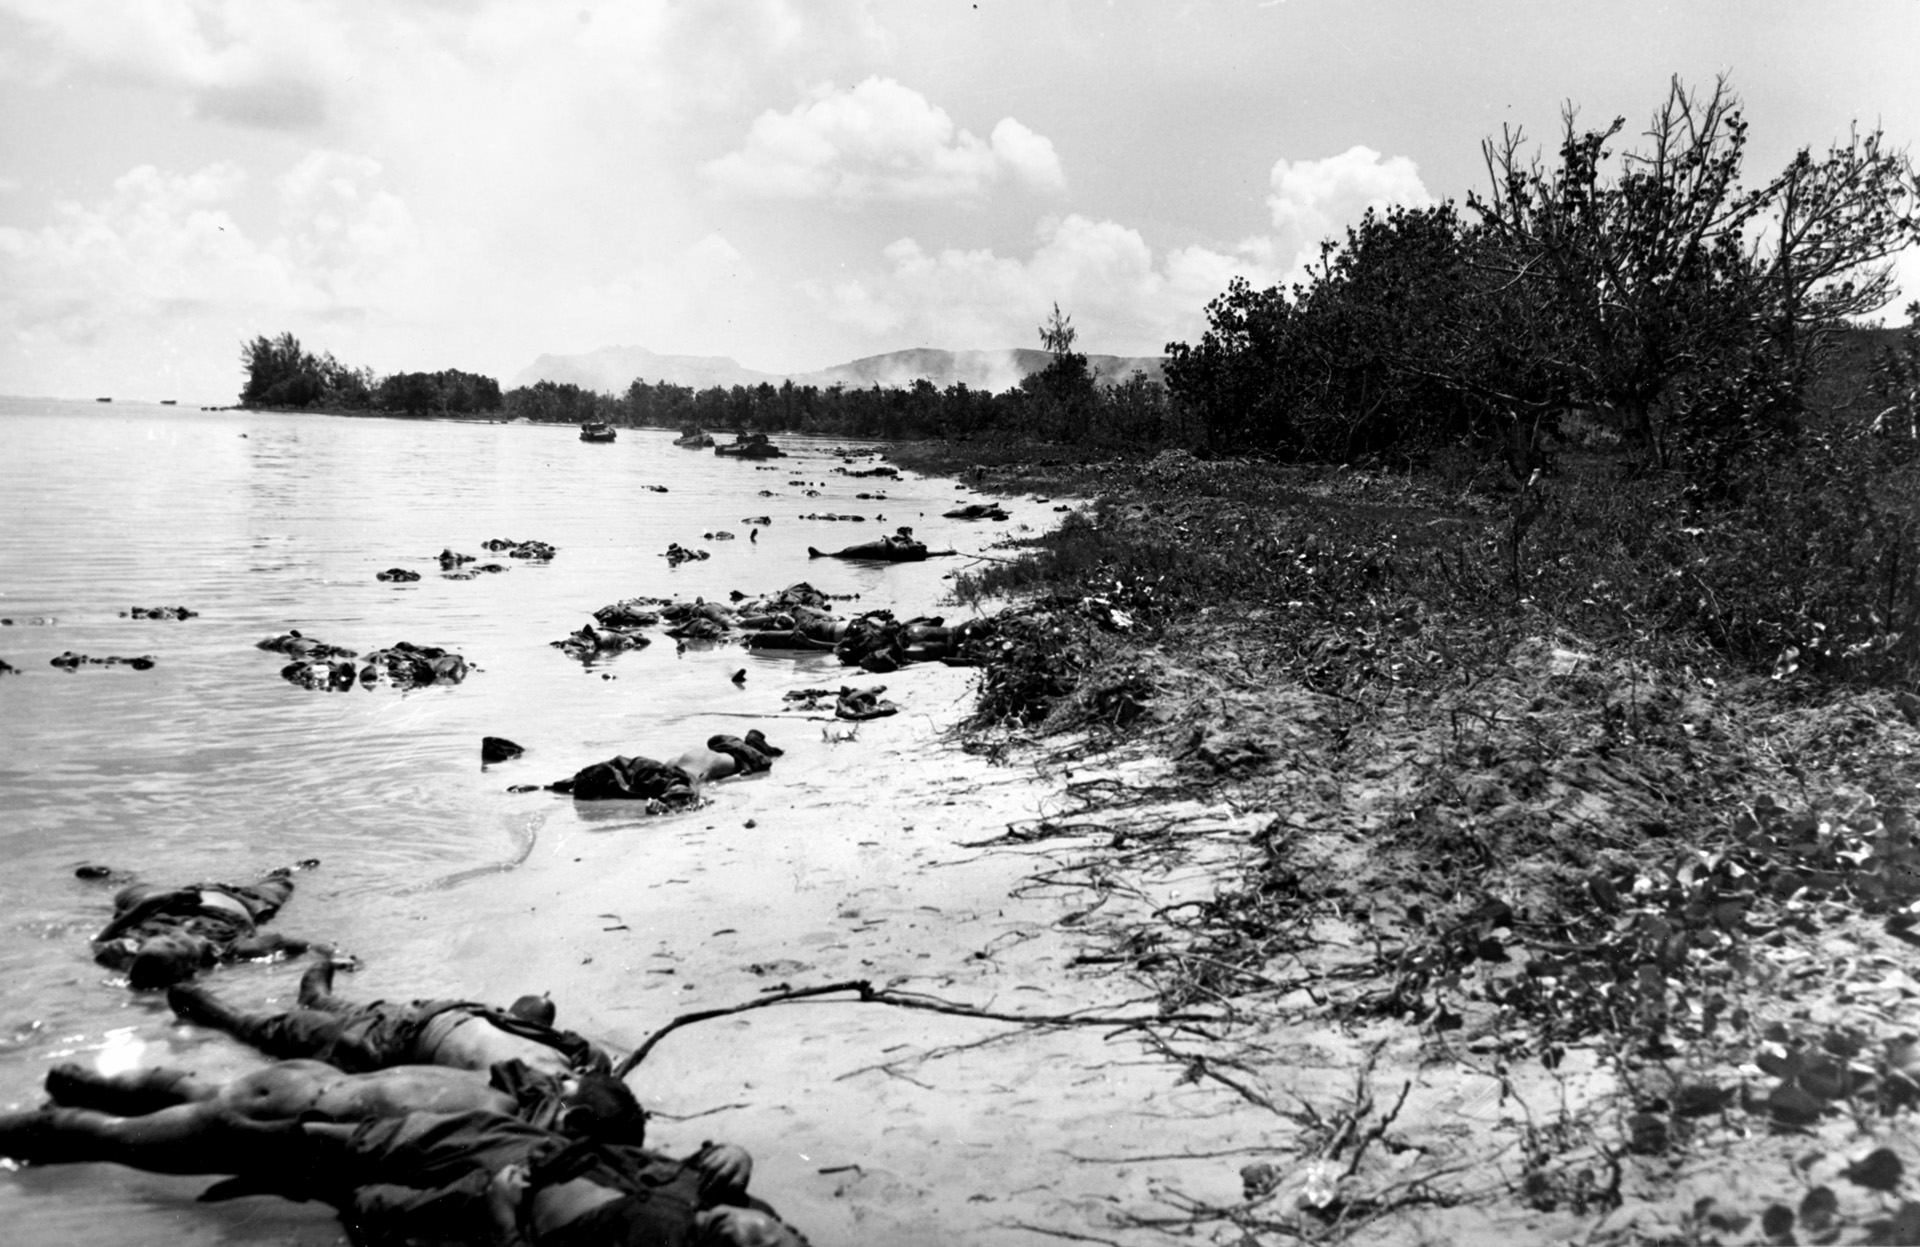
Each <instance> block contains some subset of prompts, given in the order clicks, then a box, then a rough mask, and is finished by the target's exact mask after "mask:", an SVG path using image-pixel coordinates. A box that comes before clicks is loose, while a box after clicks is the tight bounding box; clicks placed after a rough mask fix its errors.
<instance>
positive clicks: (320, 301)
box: [0, 152, 427, 394]
mask: <svg viewBox="0 0 1920 1247" xmlns="http://www.w3.org/2000/svg"><path fill="white" fill-rule="evenodd" d="M379 174H380V169H379V166H378V165H377V164H375V163H374V162H372V161H370V160H367V159H365V158H363V157H353V156H345V155H341V154H339V153H332V152H314V153H311V154H309V155H308V156H307V157H305V158H304V159H302V160H301V161H299V162H298V163H297V164H296V165H295V166H294V167H293V168H292V169H290V170H289V171H287V173H286V174H285V175H283V176H282V177H281V178H280V179H278V181H277V183H276V184H275V187H274V189H275V192H276V194H275V195H274V197H273V199H274V204H275V208H274V214H273V216H274V219H273V221H272V222H271V224H270V225H269V227H268V228H267V229H265V230H258V231H255V232H251V233H250V232H249V231H248V229H247V228H245V227H244V226H243V224H242V222H241V219H240V216H239V214H238V213H237V211H236V205H237V204H238V203H239V201H240V200H241V199H242V198H243V194H244V192H245V191H246V189H247V187H248V183H249V178H248V176H247V175H246V174H245V173H243V172H242V171H241V170H240V169H239V168H238V167H236V166H235V165H233V164H230V163H226V162H221V163H216V164H212V165H208V166H206V167H204V168H201V169H198V170H195V171H193V172H191V173H169V172H166V171H163V170H161V169H158V168H156V167H154V166H152V165H141V166H138V167H136V168H134V169H131V170H129V171H128V172H127V173H125V174H124V175H122V176H121V177H119V178H117V179H116V180H115V181H114V183H113V187H112V191H111V193H110V194H108V195H107V196H106V197H105V198H103V199H101V200H99V201H97V202H93V203H86V204H82V203H65V204H61V205H59V206H58V208H57V210H56V213H55V219H54V220H53V221H52V222H50V223H49V224H46V225H43V226H40V227H38V228H31V229H27V228H17V227H8V228H0V289H4V290H6V292H7V295H6V298H5V301H4V303H0V335H4V341H5V342H6V345H7V347H8V348H9V349H8V350H7V351H6V354H7V356H9V357H10V367H9V369H8V375H7V378H6V380H7V384H8V387H9V388H12V389H15V390H25V391H32V392H43V393H44V392H66V393H75V392H84V391H85V390H86V389H87V388H88V386H87V380H88V378H87V377H86V376H82V375H80V372H81V370H83V369H84V368H92V369H95V370H99V369H102V368H105V369H107V370H110V371H114V372H126V371H129V370H131V369H134V368H137V367H139V366H140V365H141V364H145V365H146V366H147V367H148V368H149V370H150V371H151V370H154V369H158V374H157V375H172V376H175V377H176V379H177V380H178V381H179V382H180V383H182V384H185V385H188V386H198V387H200V390H199V392H200V393H203V394H204V393H207V392H208V390H207V387H210V386H215V385H217V386H219V389H216V390H213V391H212V392H213V393H215V394H217V393H219V392H221V391H222V390H224V389H226V388H227V383H226V381H225V380H224V378H225V377H226V376H227V374H229V373H230V372H231V371H232V364H231V358H232V355H231V352H232V344H237V343H238V342H239V341H240V340H242V339H243V338H245V337H247V336H249V335H250V334H251V333H257V332H262V331H264V330H270V329H277V328H280V327H285V326H287V325H289V324H290V323H291V324H299V325H311V324H317V323H325V322H329V321H332V322H354V321H361V320H365V319H366V318H368V317H369V316H370V315H372V314H373V313H374V310H375V309H379V313H380V314H381V315H383V316H388V317H391V316H396V315H404V314H405V310H406V308H407V306H408V304H409V302H410V300H411V299H412V298H413V296H414V294H415V292H416V291H417V290H418V289H419V281H418V276H419V271H420V268H419V266H420V265H421V264H423V263H426V262H427V261H426V256H425V252H426V250H427V248H426V247H425V245H424V244H423V240H422V239H421V237H420V234H419V231H418V229H417V227H416V226H415V223H414V221H413V219H412V215H411V214H410V213H409V212H408V210H407V207H406V205H405V204H404V203H403V202H402V201H401V200H400V199H399V198H398V197H396V196H394V195H393V194H391V193H389V192H387V191H384V190H382V189H380V187H379V186H378V179H379ZM166 343H178V344H182V346H185V345H186V344H189V343H196V344H198V346H197V348H194V349H190V350H189V351H188V354H189V355H192V356H194V357H195V362H194V363H193V364H192V365H190V366H189V367H188V371H187V372H185V373H180V372H179V371H178V369H177V367H176V366H175V365H174V364H171V363H169V364H167V365H166V366H165V367H161V366H160V365H159V364H157V363H155V362H154V360H153V354H154V352H155V350H156V349H159V346H160V345H161V344H166ZM212 343H218V344H219V346H218V350H217V353H215V352H210V351H209V350H208V349H207V348H208V346H210V345H211V344H212ZM216 378H220V379H219V380H216Z"/></svg>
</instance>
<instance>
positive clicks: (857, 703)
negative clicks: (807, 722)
mask: <svg viewBox="0 0 1920 1247" xmlns="http://www.w3.org/2000/svg"><path fill="white" fill-rule="evenodd" d="M886 691H887V686H886V685H884V684H876V685H874V686H873V687H872V688H865V689H856V688H846V687H844V686H843V687H842V688H841V689H840V692H839V693H838V694H837V695H836V696H835V697H834V700H833V714H834V717H835V718H837V719H852V720H855V721H864V720H867V719H884V718H885V717H887V716H888V715H890V714H898V713H900V707H898V706H896V705H894V704H893V703H892V702H890V701H882V700H881V698H880V694H882V693H884V692H886Z"/></svg>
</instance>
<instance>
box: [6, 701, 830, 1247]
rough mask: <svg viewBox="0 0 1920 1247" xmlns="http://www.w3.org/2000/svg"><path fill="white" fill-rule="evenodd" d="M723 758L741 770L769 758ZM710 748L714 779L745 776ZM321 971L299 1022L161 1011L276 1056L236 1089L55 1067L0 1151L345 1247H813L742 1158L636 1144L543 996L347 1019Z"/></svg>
mask: <svg viewBox="0 0 1920 1247" xmlns="http://www.w3.org/2000/svg"><path fill="white" fill-rule="evenodd" d="M756 735H757V734H756ZM760 739H761V744H763V745H764V744H765V740H764V737H762V738H760ZM735 744H736V745H737V749H738V751H745V752H746V753H748V754H749V755H751V756H750V757H748V758H747V759H746V760H747V761H752V759H753V758H755V757H757V758H759V759H760V760H762V761H764V760H765V757H766V755H764V754H761V753H759V751H758V750H755V749H753V748H752V747H751V746H747V745H745V743H744V742H735ZM769 748H770V746H769ZM708 752H711V753H712V754H714V755H715V757H714V758H713V759H708V760H706V761H705V762H704V763H703V764H702V765H704V767H705V768H706V769H729V768H733V769H737V768H738V767H739V766H741V765H743V764H744V763H743V760H742V759H741V758H737V757H734V756H733V755H732V754H729V753H727V752H724V751H722V750H719V749H712V750H709V751H708ZM776 752H777V751H776ZM719 759H725V760H726V761H725V762H722V761H720V760H719ZM291 891H292V887H291V883H290V882H289V881H288V880H287V879H286V877H285V875H284V874H280V873H276V874H274V875H269V876H268V877H267V878H266V879H265V880H263V881H262V883H261V884H260V885H256V886H253V887H248V888H235V887H230V886H228V885H212V884H205V885H195V886H193V887H189V888H181V889H172V890H165V891H163V890H161V889H157V888H151V887H141V886H139V885H136V886H134V887H131V888H128V889H125V890H123V892H122V893H121V898H120V900H121V904H120V914H119V916H118V918H117V919H116V921H115V922H114V923H113V924H110V925H109V926H108V928H107V929H106V931H104V932H102V935H103V937H110V938H111V939H121V938H128V937H124V936H123V935H122V934H120V933H122V932H125V931H131V930H137V929H140V924H142V923H145V922H148V921H151V920H153V919H154V918H156V917H157V916H163V915H168V914H172V915H175V916H176V919H177V920H179V921H188V920H192V919H201V918H208V919H219V920H221V921H223V922H230V923H232V924H235V925H236V929H245V930H250V929H251V924H252V923H253V922H254V921H255V920H256V919H258V918H261V917H263V916H267V917H270V916H271V914H272V913H273V912H274V911H275V910H277V908H278V907H279V905H280V904H282V903H284V901H285V900H286V899H287V898H288V896H289V895H290V894H291ZM162 934H163V935H177V934H178V932H176V931H172V930H169V931H165V932H163V933H162ZM200 938H206V937H205V936H201V937H200ZM333 977H334V967H333V965H332V964H331V963H323V964H320V965H316V966H314V967H312V968H310V969H309V970H308V971H307V973H306V974H305V975H304V976H303V977H302V979H301V984H300V1002H299V1007H298V1008H296V1009H292V1010H287V1011H283V1012H261V1013H248V1012H245V1011H243V1010H240V1009H237V1008H235V1007H233V1006H231V1005H230V1004H228V1003H226V1002H224V1001H222V1000H221V999H220V998H218V997H216V996H215V995H214V994H213V993H211V992H209V991H207V990H206V989H204V988H202V987H198V986H194V985H176V986H175V987H174V988H173V990H172V991H170V992H169V995H168V1000H169V1003H170V1004H171V1005H172V1006H173V1008H174V1010H175V1011H176V1013H178V1014H179V1015H180V1016H181V1017H182V1018H184V1019H186V1020H188V1021H192V1022H195V1023H199V1024H203V1025H208V1026H213V1027H216V1028H218V1029H220V1030H223V1031H226V1032H227V1033H229V1034H232V1035H234V1036H235V1037H237V1038H240V1039H242V1040H244V1041H246V1042H248V1043H250V1044H253V1045H255V1046H257V1047H259V1048H261V1049H262V1050H263V1051H265V1052H267V1053H268V1054H269V1055H273V1056H278V1057H282V1058H286V1059H282V1060H280V1061H278V1062H276V1063H275V1064H273V1065H270V1066H268V1067H266V1068H265V1069H261V1070H256V1071H253V1072H251V1073H247V1074H244V1075H241V1076H239V1077H237V1078H234V1079H232V1080H230V1081H227V1082H217V1081H212V1080H207V1079H203V1078H201V1077H199V1076H198V1075H196V1074H195V1073H193V1072H192V1071H189V1070H182V1069H170V1068H152V1069H141V1070H134V1071H130V1072H126V1073H121V1074H112V1075H109V1074H101V1073H95V1072H93V1071H90V1070H87V1069H85V1068H83V1067H80V1066H77V1065H71V1064H69V1065H62V1066H59V1067H57V1068H55V1069H54V1070H52V1071H50V1072H49V1074H48V1076H47V1080H46V1089H47V1092H48V1096H49V1101H50V1102H49V1103H48V1104H47V1105H46V1106H43V1107H41V1108H39V1109H36V1110H30V1111H26V1112H16V1113H8V1114H0V1157H5V1158H7V1159H9V1160H12V1161H15V1162H25V1163H28V1164H34V1165H51V1164H69V1163H99V1162H111V1163H118V1164H123V1165H129V1166H132V1167H134V1168H138V1169H144V1170H148V1171H150V1172H155V1173H169V1174H224V1175H232V1180H231V1181H229V1182H226V1183H221V1184H218V1185H216V1186H215V1187H214V1188H213V1189H212V1190H211V1191H209V1192H208V1193H207V1194H206V1195H204V1196H203V1198H228V1197H233V1196H237V1195H258V1194H281V1195H286V1196H289V1197H291V1198H296V1199H303V1200H304V1199H322V1200H326V1201H328V1202H330V1203H332V1204H333V1205H334V1206H335V1207H336V1208H337V1209H338V1210H339V1211H340V1215H341V1217H342V1219H343V1220H345V1221H346V1223H347V1226H348V1230H349V1233H350V1236H351V1237H352V1238H353V1239H354V1241H357V1242H373V1241H378V1242H412V1241H416V1239H417V1238H418V1237H419V1236H422V1235H425V1236H427V1237H430V1238H432V1239H433V1240H434V1241H448V1240H451V1241H461V1242H473V1243H491V1244H496V1245H501V1247H506V1245H511V1244H522V1243H526V1244H534V1245H540V1244H549V1245H551V1247H567V1245H577V1244H584V1243H606V1244H627V1245H629V1247H669V1245H677V1244H696V1245H697V1244H725V1245H732V1247H782V1245H786V1244H801V1243H804V1241H805V1240H804V1239H802V1238H801V1237H800V1236H799V1235H798V1234H797V1233H795V1232H794V1231H793V1230H791V1229H790V1228H789V1227H787V1226H786V1225H785V1224H784V1223H783V1222H781V1221H780V1219H779V1217H778V1215H777V1214H776V1213H774V1211H773V1210H772V1209H771V1208H770V1207H768V1206H767V1205H765V1204H763V1203H760V1202H759V1201H757V1200H753V1199H750V1198H749V1197H748V1195H747V1184H748V1182H749V1180H750V1178H751V1176H752V1169H753V1162H752V1158H751V1157H749V1156H748V1155H747V1153H746V1152H745V1151H744V1150H742V1149H740V1148H738V1147H733V1146H729V1145H714V1144H708V1145H707V1146H705V1147H703V1148H702V1149H701V1150H700V1151H699V1152H698V1153H696V1154H695V1155H693V1156H691V1157H687V1158H684V1159H679V1160H676V1159H673V1158H671V1157H666V1156H663V1155H660V1154H658V1153H654V1152H649V1151H647V1150H645V1148H644V1146H643V1144H644V1139H645V1127H646V1115H645V1113H644V1112H643V1111H642V1110H641V1108H640V1105H639V1104H638V1102H637V1101H636V1100H635V1099H634V1098H633V1095H632V1092H631V1091H629V1090H628V1088H627V1087H626V1085H625V1083H624V1082H622V1081H621V1080H620V1078H618V1077H617V1076H616V1075H615V1074H614V1073H613V1072H612V1068H611V1059H610V1057H609V1055H608V1053H607V1052H606V1050H605V1049H603V1048H600V1047H598V1046H596V1045H594V1044H592V1043H590V1042H588V1041H587V1040H585V1039H583V1038H581V1037H580V1036H578V1035H574V1034H572V1033H571V1032H566V1031H560V1030H557V1029H556V1028H555V1027H554V1025H553V1022H554V1017H555V1012H554V1008H553V1005H552V1002H551V1001H549V1000H547V999H546V998H544V997H537V996H523V997H521V998H520V999H519V1000H517V1001H515V1002H514V1003H513V1005H511V1006H510V1007H508V1008H507V1009H504V1010H502V1009H496V1008H494V1007H492V1006H488V1005H483V1004H478V1003H474V1002H470V1001H447V1000H416V1001H412V1002H409V1003H406V1004H399V1003H395V1002H390V1001H372V1002H369V1003H364V1004H360V1003H355V1002H352V1001H349V1000H345V999H343V998H341V997H339V996H336V995H334V993H333Z"/></svg>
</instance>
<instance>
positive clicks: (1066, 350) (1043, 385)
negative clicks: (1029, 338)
mask: <svg viewBox="0 0 1920 1247" xmlns="http://www.w3.org/2000/svg"><path fill="white" fill-rule="evenodd" d="M1078 336H1079V331H1078V330H1076V329H1075V328H1074V327H1073V317H1071V316H1066V315H1062V314H1061V311H1060V305H1059V304H1058V303H1055V304H1054V305H1053V312H1052V314H1051V315H1049V316H1048V317H1047V322H1046V323H1045V324H1043V325H1041V326H1040V345H1041V346H1042V347H1044V348H1045V349H1046V350H1047V352H1048V353H1049V354H1051V355H1052V356H1053V358H1052V359H1050V360H1048V361H1047V366H1046V367H1045V368H1043V369H1041V370H1040V371H1039V372H1036V373H1033V374H1031V375H1029V376H1027V377H1023V378H1022V379H1021V381H1020V389H1021V391H1022V392H1024V393H1025V394H1027V395H1028V396H1029V397H1030V398H1031V399H1032V400H1033V403H1032V406H1033V407H1034V408H1036V412H1037V415H1038V416H1039V420H1040V427H1042V428H1045V429H1046V430H1048V431H1049V432H1051V433H1052V434H1053V435H1054V436H1056V437H1058V438H1060V439H1061V440H1062V441H1069V442H1072V441H1079V440H1082V439H1083V438H1084V437H1085V436H1086V434H1087V431H1088V428H1089V427H1090V425H1091V423H1092V416H1093V409H1094V407H1095V406H1096V403H1097V399H1098V395H1097V393H1096V387H1095V385H1094V383H1093V373H1092V372H1091V371H1090V370H1089V369H1088V368H1087V357H1086V356H1085V355H1082V354H1080V353H1079V352H1077V351H1075V350H1074V349H1073V342H1074V339H1075V338H1076V337H1078Z"/></svg>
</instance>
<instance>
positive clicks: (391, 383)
mask: <svg viewBox="0 0 1920 1247" xmlns="http://www.w3.org/2000/svg"><path fill="white" fill-rule="evenodd" d="M240 366H241V369H242V370H243V371H244V372H245V373H246V382H245V383H244V384H243V385H242V386H241V389H240V406H242V407H286V408H298V409H303V410H304V409H312V410H319V411H380V412H391V413H394V414H399V415H412V416H422V415H471V414H477V413H480V412H492V411H499V410H500V409H501V406H502V397H501V394H500V383H499V382H498V381H495V380H494V379H493V378H492V377H483V376H480V375H479V374H477V373H471V372H462V371H460V370H459V369H458V368H447V369H444V370H442V371H440V372H397V373H394V374H393V375H392V376H389V377H384V378H383V377H376V376H375V375H374V372H373V369H371V368H351V367H348V366H347V365H345V364H342V363H341V362H340V361H338V360H336V359H335V358H334V357H333V353H332V352H331V351H328V352H323V353H322V354H320V355H317V356H316V355H313V354H311V353H310V352H308V351H307V350H306V349H305V348H303V347H302V346H301V345H300V341H299V339H297V338H295V337H294V336H293V335H292V334H291V333H282V334H281V335H280V336H279V337H276V338H268V337H265V336H262V337H257V338H255V339H254V340H253V341H251V342H248V343H246V344H245V345H244V346H242V347H241V348H240Z"/></svg>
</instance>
